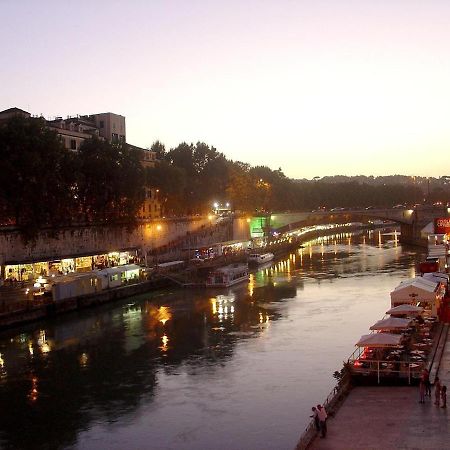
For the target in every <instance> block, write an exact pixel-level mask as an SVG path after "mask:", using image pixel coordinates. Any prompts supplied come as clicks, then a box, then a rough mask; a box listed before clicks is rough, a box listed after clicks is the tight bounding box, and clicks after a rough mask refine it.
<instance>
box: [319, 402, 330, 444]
mask: <svg viewBox="0 0 450 450" xmlns="http://www.w3.org/2000/svg"><path fill="white" fill-rule="evenodd" d="M317 416H318V417H319V425H320V437H321V438H325V437H326V436H327V417H328V415H327V412H326V411H325V408H324V407H323V406H322V405H317Z"/></svg>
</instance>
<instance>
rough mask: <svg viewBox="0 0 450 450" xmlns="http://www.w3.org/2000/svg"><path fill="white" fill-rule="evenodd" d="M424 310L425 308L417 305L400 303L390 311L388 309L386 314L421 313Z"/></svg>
mask: <svg viewBox="0 0 450 450" xmlns="http://www.w3.org/2000/svg"><path fill="white" fill-rule="evenodd" d="M422 311H423V308H420V307H419V306H415V305H408V304H403V305H398V306H395V307H394V308H391V309H390V310H389V311H386V314H411V315H416V314H420V313H421V312H422Z"/></svg>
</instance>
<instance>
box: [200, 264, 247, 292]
mask: <svg viewBox="0 0 450 450" xmlns="http://www.w3.org/2000/svg"><path fill="white" fill-rule="evenodd" d="M241 281H248V265H247V264H230V265H229V266H224V267H219V268H218V269H215V270H214V271H213V272H211V273H210V274H209V275H208V278H207V279H206V286H207V287H229V286H233V285H234V284H237V283H240V282H241Z"/></svg>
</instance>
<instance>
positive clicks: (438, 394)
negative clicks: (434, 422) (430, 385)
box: [434, 377, 441, 406]
mask: <svg viewBox="0 0 450 450" xmlns="http://www.w3.org/2000/svg"><path fill="white" fill-rule="evenodd" d="M440 401H441V381H440V380H439V377H436V378H435V379H434V404H435V405H437V406H439V405H440Z"/></svg>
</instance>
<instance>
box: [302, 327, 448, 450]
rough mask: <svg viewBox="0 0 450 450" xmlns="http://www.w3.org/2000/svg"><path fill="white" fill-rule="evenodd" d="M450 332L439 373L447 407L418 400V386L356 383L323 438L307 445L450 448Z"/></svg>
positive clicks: (349, 449)
mask: <svg viewBox="0 0 450 450" xmlns="http://www.w3.org/2000/svg"><path fill="white" fill-rule="evenodd" d="M449 339H450V335H449V338H447V342H446V345H445V347H444V353H443V356H442V359H441V365H440V368H439V378H440V379H441V382H442V384H445V385H446V386H447V388H448V389H449V391H448V395H447V400H448V404H449V407H448V409H443V408H438V407H437V406H435V405H434V389H433V390H432V394H431V399H429V398H428V397H427V400H426V402H425V404H420V403H419V388H418V387H417V386H415V387H408V386H404V387H390V386H387V387H386V386H382V387H378V386H370V387H364V386H361V387H356V388H354V389H353V390H352V391H351V392H350V395H349V396H348V398H347V399H346V400H345V402H344V404H343V405H342V406H341V408H340V409H339V410H338V412H337V414H336V417H334V418H330V419H329V420H328V434H327V437H326V438H325V439H319V438H317V439H316V440H315V441H314V442H313V444H312V446H311V447H310V448H312V449H317V450H318V449H320V450H328V449H329V450H394V449H396V450H397V449H420V450H422V449H426V450H431V449H433V450H444V449H450V342H449Z"/></svg>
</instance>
